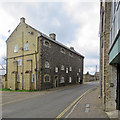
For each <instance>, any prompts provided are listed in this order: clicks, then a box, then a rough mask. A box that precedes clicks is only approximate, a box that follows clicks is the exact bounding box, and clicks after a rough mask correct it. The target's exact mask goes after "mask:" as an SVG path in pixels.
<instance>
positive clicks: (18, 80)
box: [17, 74, 20, 82]
mask: <svg viewBox="0 0 120 120" xmlns="http://www.w3.org/2000/svg"><path fill="white" fill-rule="evenodd" d="M17 82H20V74H17Z"/></svg>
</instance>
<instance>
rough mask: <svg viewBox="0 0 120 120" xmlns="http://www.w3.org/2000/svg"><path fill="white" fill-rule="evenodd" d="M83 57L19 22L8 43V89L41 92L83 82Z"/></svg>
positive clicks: (51, 37)
mask: <svg viewBox="0 0 120 120" xmlns="http://www.w3.org/2000/svg"><path fill="white" fill-rule="evenodd" d="M83 61H84V57H83V56H82V55H81V54H79V53H78V52H76V51H75V50H74V48H73V47H71V48H68V47H66V46H64V45H63V44H61V43H59V42H58V41H56V35H55V34H54V33H52V34H50V35H49V36H47V35H45V34H43V33H41V32H40V31H38V30H36V29H34V28H33V27H31V26H30V25H28V24H26V23H25V18H21V19H20V23H19V25H18V26H17V27H16V28H15V30H14V31H13V33H12V34H11V35H10V36H9V38H8V39H7V88H12V89H26V90H32V89H35V90H41V89H49V88H53V87H58V86H63V85H68V84H76V83H82V82H83Z"/></svg>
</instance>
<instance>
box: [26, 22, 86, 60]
mask: <svg viewBox="0 0 120 120" xmlns="http://www.w3.org/2000/svg"><path fill="white" fill-rule="evenodd" d="M25 24H26V23H25ZM26 25H28V24H26ZM28 26H29V27H31V28H32V29H34V30H35V31H37V32H39V33H40V36H42V37H44V38H46V39H48V40H50V41H52V42H54V43H56V44H58V45H60V46H62V47H64V48H66V49H68V50H69V51H71V52H73V53H75V54H77V55H79V56H81V57H83V58H84V56H83V55H81V54H80V53H78V52H77V51H75V50H71V49H70V48H69V47H67V46H65V45H63V44H62V43H60V42H58V41H56V40H53V39H52V38H51V37H49V36H47V35H46V34H44V33H42V32H40V31H38V30H37V29H35V28H33V27H32V26H30V25H28Z"/></svg>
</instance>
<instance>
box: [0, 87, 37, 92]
mask: <svg viewBox="0 0 120 120" xmlns="http://www.w3.org/2000/svg"><path fill="white" fill-rule="evenodd" d="M0 91H11V92H35V91H36V90H10V89H4V88H3V89H0Z"/></svg>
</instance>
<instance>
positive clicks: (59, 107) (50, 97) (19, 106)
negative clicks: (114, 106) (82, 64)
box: [2, 82, 98, 118]
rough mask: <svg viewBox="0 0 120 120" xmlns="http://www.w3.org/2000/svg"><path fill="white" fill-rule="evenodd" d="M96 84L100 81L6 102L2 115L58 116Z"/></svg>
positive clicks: (20, 116)
mask: <svg viewBox="0 0 120 120" xmlns="http://www.w3.org/2000/svg"><path fill="white" fill-rule="evenodd" d="M95 86H98V82H93V83H87V84H83V85H77V86H74V87H70V88H69V87H67V88H65V89H60V90H56V91H53V92H50V93H48V94H44V95H41V96H35V97H32V98H30V99H25V100H24V99H23V100H22V101H16V102H12V103H9V104H5V105H3V106H2V117H3V118H56V117H57V116H58V115H59V114H60V113H61V112H62V111H64V109H65V108H66V107H68V106H69V105H70V104H71V103H73V102H74V101H75V100H76V99H77V98H78V97H79V96H80V95H82V94H83V93H84V92H85V91H87V90H88V89H90V88H92V87H95ZM82 100H84V99H82Z"/></svg>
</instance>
